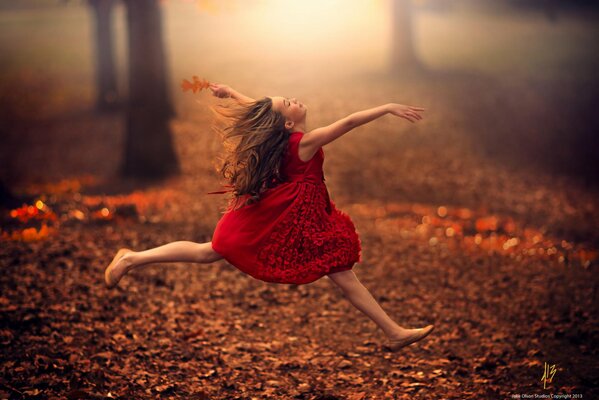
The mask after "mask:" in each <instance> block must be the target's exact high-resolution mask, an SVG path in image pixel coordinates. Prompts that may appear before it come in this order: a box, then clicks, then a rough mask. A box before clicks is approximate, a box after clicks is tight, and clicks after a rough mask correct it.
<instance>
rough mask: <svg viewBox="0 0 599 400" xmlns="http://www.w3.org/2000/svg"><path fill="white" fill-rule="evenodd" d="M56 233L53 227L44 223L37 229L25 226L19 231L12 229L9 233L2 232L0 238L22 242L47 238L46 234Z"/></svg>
mask: <svg viewBox="0 0 599 400" xmlns="http://www.w3.org/2000/svg"><path fill="white" fill-rule="evenodd" d="M55 233H56V229H55V228H50V227H48V225H46V224H45V223H43V224H42V226H41V228H40V229H39V230H37V229H35V228H25V229H23V230H20V231H14V232H11V233H10V234H9V233H8V232H2V237H1V238H2V239H4V240H20V241H23V242H33V241H36V240H44V239H47V238H48V236H50V235H53V234H55Z"/></svg>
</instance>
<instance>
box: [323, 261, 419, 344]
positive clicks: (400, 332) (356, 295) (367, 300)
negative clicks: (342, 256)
mask: <svg viewBox="0 0 599 400" xmlns="http://www.w3.org/2000/svg"><path fill="white" fill-rule="evenodd" d="M327 276H328V277H329V279H331V280H332V281H333V282H334V283H335V284H336V285H337V286H339V287H340V288H341V290H343V293H344V294H345V297H347V299H348V300H349V301H350V303H352V304H353V305H354V307H356V308H357V309H358V310H360V311H362V312H363V313H364V314H366V315H367V316H368V317H369V318H370V319H371V320H373V321H374V322H375V323H376V324H377V325H378V326H379V328H381V329H382V330H383V331H384V332H385V334H386V335H387V336H388V337H389V338H391V339H402V338H404V337H406V336H408V334H409V332H410V330H409V329H405V328H403V327H401V326H400V325H398V324H397V323H396V322H395V321H393V320H392V319H391V318H390V317H389V316H388V315H387V313H386V312H385V311H384V310H383V309H382V308H381V306H380V305H379V303H377V301H376V300H375V299H374V297H372V294H370V292H369V291H368V289H366V287H365V286H364V285H362V282H360V280H359V279H358V277H357V276H356V274H355V273H354V271H352V270H349V271H341V272H335V273H332V274H329V275H327Z"/></svg>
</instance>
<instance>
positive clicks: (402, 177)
mask: <svg viewBox="0 0 599 400" xmlns="http://www.w3.org/2000/svg"><path fill="white" fill-rule="evenodd" d="M281 76H283V75H281ZM273 79H275V78H273ZM248 82H250V81H249V80H248ZM468 82H470V83H468V85H470V87H467V88H466V90H464V84H465V82H459V85H458V82H456V81H455V80H454V81H452V80H451V79H438V80H429V81H428V82H422V81H408V80H406V81H401V82H396V81H391V82H389V81H388V80H386V79H378V78H377V77H374V76H371V77H368V79H363V80H361V81H358V82H357V83H353V84H351V85H349V84H345V83H347V82H345V83H344V82H341V81H340V82H338V83H337V84H335V83H331V84H330V86H329V87H328V88H327V91H326V92H323V91H319V90H317V88H320V87H322V86H320V85H319V84H317V83H316V82H313V83H312V84H311V85H304V86H302V87H301V88H300V91H299V92H298V91H297V90H296V91H292V89H293V88H294V87H295V86H293V85H292V84H291V83H287V82H286V81H285V80H284V78H280V79H279V81H277V82H275V83H278V84H279V86H280V87H281V88H282V90H281V93H280V94H281V95H288V96H294V97H297V98H298V99H300V100H301V101H302V102H304V103H305V104H307V105H308V107H309V110H310V111H309V112H310V114H309V115H310V117H309V124H310V125H313V126H317V125H319V124H324V123H330V122H332V121H333V120H335V119H336V118H340V117H342V116H344V115H346V114H348V113H350V112H353V111H357V110H359V109H362V108H367V107H370V106H373V105H377V104H380V103H384V102H389V101H400V102H404V103H405V104H410V105H415V106H423V107H425V108H426V109H427V110H426V111H425V113H424V115H425V119H424V120H423V121H421V122H419V123H417V124H410V123H409V122H408V121H406V120H403V119H394V118H393V117H390V116H387V117H385V118H383V119H381V120H378V121H375V122H373V123H371V124H369V125H367V126H365V127H361V128H358V129H356V130H355V131H353V132H351V133H350V134H348V135H346V136H345V137H343V138H342V139H340V140H338V141H337V142H334V143H331V144H330V145H328V146H326V147H325V149H324V150H325V164H324V170H325V176H326V182H327V184H328V187H329V191H330V194H331V198H332V199H333V201H334V202H335V203H336V205H337V207H338V208H340V209H342V210H343V211H345V212H346V213H348V214H349V215H350V216H351V217H352V219H353V221H354V222H355V225H356V227H357V229H358V231H359V234H360V237H361V241H362V248H363V253H362V255H363V261H362V262H361V263H359V264H357V265H356V266H355V267H354V271H355V273H356V275H357V276H358V277H359V278H360V279H361V280H362V281H363V283H364V285H365V286H366V287H367V288H368V289H369V290H371V292H372V293H373V295H374V297H375V298H376V299H377V300H378V301H379V302H380V303H381V305H382V307H383V308H384V309H385V310H386V311H387V312H388V313H389V315H390V316H391V317H392V318H393V319H395V320H396V321H397V322H398V323H400V324H401V325H402V326H405V327H409V328H413V327H422V326H424V325H427V324H429V323H430V324H434V325H435V330H434V331H433V333H432V334H431V335H430V336H429V337H427V338H426V339H425V340H423V341H422V342H418V343H416V344H414V345H411V346H408V347H406V348H404V349H402V350H401V351H399V352H396V353H394V352H391V351H389V350H388V349H386V348H384V346H383V344H384V336H383V334H382V333H381V332H380V331H378V329H377V328H376V326H375V325H374V323H373V322H372V321H370V320H369V319H368V318H367V317H366V316H365V315H363V314H361V313H360V312H359V311H357V310H356V309H355V308H353V307H352V305H351V304H350V303H349V302H348V301H347V300H346V299H344V297H343V295H342V293H341V292H340V290H339V289H337V288H335V287H334V286H333V284H332V282H330V281H329V280H328V279H326V278H323V279H320V280H318V281H316V282H314V283H312V284H309V285H299V286H298V285H278V284H268V283H265V282H261V281H258V280H255V279H253V278H251V277H249V276H247V275H244V274H243V273H242V272H240V271H238V270H237V269H236V268H234V267H233V266H231V265H229V264H228V263H227V262H225V261H219V262H216V263H213V264H209V265H200V264H186V263H177V264H160V265H148V266H145V267H143V268H139V269H137V270H135V271H133V272H132V273H131V274H130V275H128V276H126V277H125V278H124V279H123V280H122V281H121V284H120V286H119V287H118V288H117V289H114V290H108V289H106V288H105V287H104V282H103V277H104V276H103V272H104V269H105V267H106V265H107V264H108V263H109V262H110V260H111V259H112V257H113V256H114V254H115V252H116V250H117V249H118V248H120V247H129V248H132V249H134V250H143V249H147V248H150V247H155V246H158V245H161V244H165V243H167V242H171V241H175V240H192V241H198V242H205V241H209V240H210V238H211V235H212V232H213V229H214V226H215V224H216V222H217V221H218V218H219V216H220V211H221V209H222V207H224V205H225V195H207V194H206V192H209V191H213V190H219V188H220V186H219V185H220V183H221V182H220V181H219V180H218V176H217V173H216V171H215V165H216V164H215V161H216V156H217V155H218V154H219V152H220V150H221V147H220V143H219V142H218V138H216V137H214V134H213V133H212V132H211V131H210V129H209V126H210V113H209V111H207V109H206V107H203V106H198V105H197V103H196V102H195V101H193V100H192V99H191V97H188V98H179V99H178V101H179V115H178V117H177V118H176V119H174V120H173V122H172V129H173V135H174V140H175V146H176V149H177V152H178V155H179V157H180V161H181V167H182V173H181V175H180V176H178V177H173V178H170V179H168V180H165V181H163V182H160V183H154V184H148V185H143V186H142V185H140V184H139V183H138V182H127V181H123V180H117V179H115V178H114V177H113V176H112V173H113V172H114V170H115V169H116V167H117V165H118V162H119V161H120V151H121V150H120V149H122V147H123V146H122V144H123V140H124V123H123V121H122V116H121V115H118V114H114V115H104V116H101V115H96V114H93V113H91V112H90V111H86V110H85V109H84V108H83V107H82V108H80V109H78V108H77V106H74V107H73V110H72V111H71V112H69V114H68V115H67V114H63V115H60V116H58V117H56V118H54V119H49V120H44V121H38V122H36V123H35V124H34V125H32V126H28V127H27V128H26V129H25V128H21V129H20V130H15V132H18V137H17V135H16V133H15V134H14V135H13V136H11V137H9V138H8V139H7V138H5V143H4V145H5V147H4V151H5V154H4V155H3V157H6V158H5V160H7V162H8V163H9V168H11V170H12V171H13V172H14V174H16V176H17V178H16V182H18V185H16V184H13V185H12V189H13V191H14V193H15V194H17V195H19V196H23V197H22V199H23V201H24V202H25V203H27V205H31V206H34V207H35V205H36V204H37V205H38V207H35V208H30V209H27V208H26V209H23V210H22V211H21V214H20V215H21V218H22V219H23V221H25V220H27V221H26V222H19V220H18V217H11V216H10V214H9V210H4V211H3V217H2V218H3V219H2V221H3V231H4V233H6V237H4V238H3V239H2V242H1V246H0V267H1V268H2V271H3V273H2V274H1V276H0V293H1V294H0V310H1V311H0V343H1V344H2V346H1V351H0V365H1V367H0V397H1V398H11V399H12V398H14V399H17V398H28V399H30V398H40V399H41V398H65V397H67V398H73V399H74V398H98V399H99V398H122V399H132V398H185V399H252V398H277V399H287V398H295V399H353V400H357V399H437V398H439V399H441V398H443V399H510V398H520V397H518V396H519V395H523V396H524V395H530V396H534V394H538V395H542V394H546V395H549V394H572V395H574V394H582V395H583V396H584V397H583V398H585V399H591V398H597V397H598V396H599V388H598V386H597V382H599V373H598V372H599V371H598V365H597V359H598V356H599V350H598V347H597V346H596V343H597V342H598V340H599V323H598V322H599V309H598V305H599V301H597V300H598V299H597V287H598V283H599V277H598V276H599V275H598V274H597V268H598V266H599V265H598V262H597V250H598V249H599V232H598V231H597V229H596V227H597V226H599V221H598V220H599V216H598V213H597V210H598V207H599V195H598V193H597V191H596V189H592V188H590V187H589V186H588V185H586V184H585V183H584V182H583V181H581V180H579V179H576V178H571V177H567V176H565V175H560V174H557V173H553V172H551V173H549V172H544V171H543V170H541V169H539V168H536V167H533V166H529V165H526V164H524V163H519V162H515V161H513V162H512V161H506V160H505V159H499V158H497V157H495V156H494V155H493V154H490V153H489V150H485V149H483V148H482V147H481V146H478V145H477V142H476V140H473V139H472V138H473V137H476V136H477V135H482V134H484V132H483V131H484V129H487V128H485V126H488V129H503V128H505V125H503V126H501V125H500V123H501V122H500V120H499V119H498V118H497V119H493V117H492V115H491V112H490V111H489V109H488V108H486V107H487V106H488V105H489V104H509V99H507V98H506V97H502V96H504V95H503V94H502V93H507V92H509V93H510V96H513V98H517V99H519V100H518V101H519V102H520V103H519V105H520V106H521V107H523V108H524V109H526V110H527V112H528V113H527V114H524V113H522V114H520V115H518V114H517V113H515V114H511V115H510V119H511V121H512V123H514V124H516V125H515V126H516V129H523V130H525V129H527V126H529V125H527V123H528V124H530V123H531V122H530V120H528V119H527V118H529V117H530V115H534V113H535V112H536V113H538V114H537V115H541V114H542V110H544V109H545V108H544V106H545V104H543V103H542V102H543V101H546V98H545V97H544V96H543V93H538V92H537V94H536V95H535V94H533V93H531V91H530V90H528V89H529V88H528V87H525V86H520V87H518V84H517V83H514V84H513V87H510V88H508V89H507V90H506V89H503V90H504V91H499V90H498V89H497V90H496V88H495V87H494V86H492V85H491V84H490V83H489V82H482V81H476V80H471V81H468ZM477 85H478V86H477ZM245 87H246V88H250V89H251V88H252V87H251V85H249V84H248V85H246V86H245ZM254 89H255V90H253V93H252V92H251V93H249V94H250V95H251V94H255V93H260V92H261V90H260V88H254ZM397 93H400V94H399V95H398V94H397ZM464 93H471V94H472V95H475V94H476V98H475V97H474V96H472V97H470V98H469V97H465V96H464ZM190 96H191V95H190ZM196 96H198V97H197V99H198V100H199V101H200V102H205V104H213V103H214V102H215V101H216V100H215V99H213V98H211V97H210V96H209V94H208V93H201V94H199V95H196ZM534 96H537V97H534ZM401 99H405V100H401ZM526 102H529V104H527V103H526ZM190 104H192V105H190ZM531 113H532V114H531ZM493 115H494V114H493ZM504 115H505V114H504ZM545 122H546V123H548V124H552V123H554V121H545ZM485 124H488V125H485ZM518 124H520V125H518ZM42 133H43V134H42ZM491 150H492V149H491ZM38 200H40V201H41V202H42V203H39V202H38V203H36V201H38ZM28 212H35V213H36V215H35V216H34V215H32V214H28ZM15 215H16V213H15ZM28 215H29V216H28ZM44 224H45V226H47V229H46V228H44V229H43V230H41V231H40V230H29V231H25V230H23V229H24V227H25V226H32V227H37V228H40V227H41V226H44ZM10 235H14V237H13V238H12V239H11V238H10ZM19 235H20V236H19ZM546 367H547V368H548V371H549V376H552V377H553V379H552V381H551V382H543V380H542V378H543V375H544V372H545V371H546V369H545V368H546ZM553 367H555V370H553ZM544 386H546V387H544Z"/></svg>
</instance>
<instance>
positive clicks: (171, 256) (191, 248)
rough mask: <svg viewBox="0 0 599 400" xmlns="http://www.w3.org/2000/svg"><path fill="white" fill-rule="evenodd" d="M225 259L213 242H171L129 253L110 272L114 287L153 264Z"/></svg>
mask: <svg viewBox="0 0 599 400" xmlns="http://www.w3.org/2000/svg"><path fill="white" fill-rule="evenodd" d="M222 258H223V257H222V256H221V255H220V254H218V253H217V252H215V251H214V250H213V249H212V242H207V243H195V242H188V241H177V242H171V243H168V244H165V245H162V246H159V247H154V248H153V249H148V250H143V251H129V252H127V253H125V254H124V255H123V256H122V257H121V258H120V259H119V260H118V262H116V264H114V266H113V267H112V268H110V267H109V269H107V271H108V270H110V273H109V274H110V278H109V279H110V281H111V285H110V287H112V286H113V285H112V284H113V283H114V284H116V283H118V281H119V280H120V279H121V277H122V276H123V275H125V274H127V273H128V272H129V271H131V270H132V269H134V268H137V267H139V266H141V265H145V264H152V263H168V262H191V263H201V264H208V263H211V262H215V261H218V260H220V259H222Z"/></svg>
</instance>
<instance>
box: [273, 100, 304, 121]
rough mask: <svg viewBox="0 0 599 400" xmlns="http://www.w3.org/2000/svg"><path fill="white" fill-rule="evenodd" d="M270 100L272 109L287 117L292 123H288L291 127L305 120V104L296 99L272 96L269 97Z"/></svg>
mask: <svg viewBox="0 0 599 400" xmlns="http://www.w3.org/2000/svg"><path fill="white" fill-rule="evenodd" d="M271 100H272V108H273V110H275V111H278V112H280V113H281V114H283V116H284V117H285V118H286V119H287V122H288V123H289V122H292V123H293V125H291V124H290V125H291V127H293V126H294V125H297V124H302V123H305V122H306V113H307V111H308V109H307V108H306V106H305V105H303V104H302V103H300V102H299V101H297V99H295V98H292V99H290V98H287V97H281V96H273V97H271ZM286 125H287V124H286Z"/></svg>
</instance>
